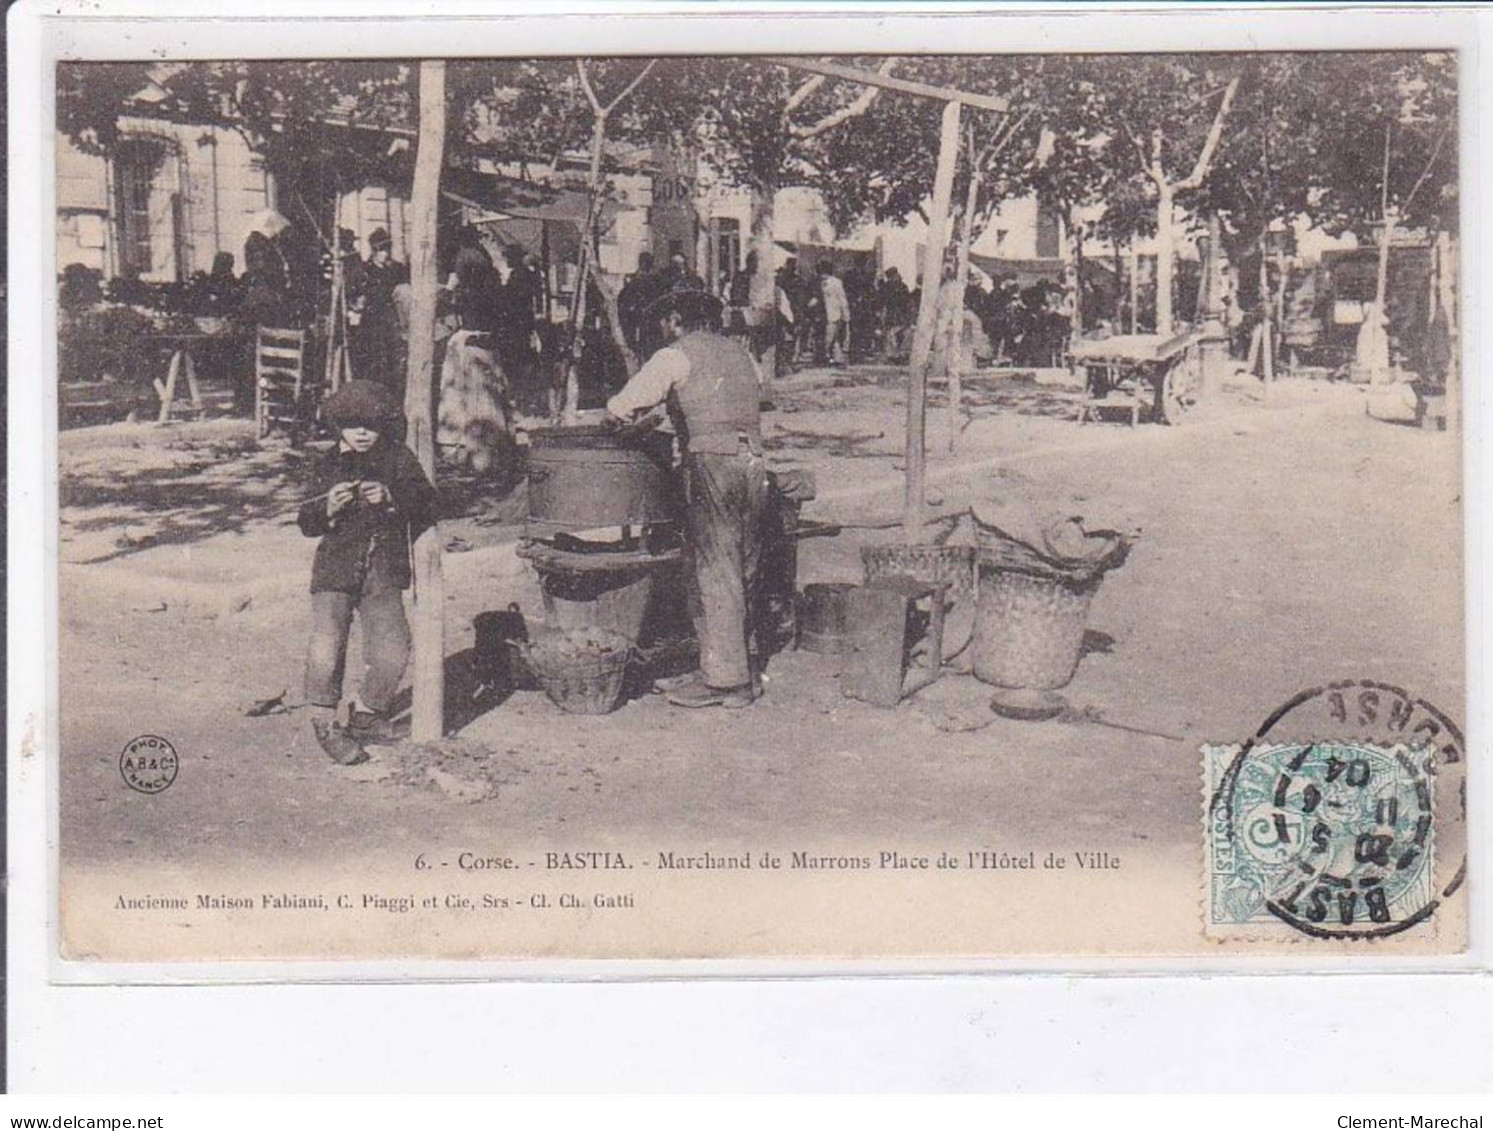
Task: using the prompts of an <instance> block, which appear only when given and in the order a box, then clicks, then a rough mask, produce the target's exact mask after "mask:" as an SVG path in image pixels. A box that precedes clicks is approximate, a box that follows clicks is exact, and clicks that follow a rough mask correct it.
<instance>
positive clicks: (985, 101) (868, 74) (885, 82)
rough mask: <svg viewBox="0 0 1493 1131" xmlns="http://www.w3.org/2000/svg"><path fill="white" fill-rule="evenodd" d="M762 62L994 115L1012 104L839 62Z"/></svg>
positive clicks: (772, 58) (790, 58) (777, 58)
mask: <svg viewBox="0 0 1493 1131" xmlns="http://www.w3.org/2000/svg"><path fill="white" fill-rule="evenodd" d="M762 58H763V61H764V62H767V63H775V64H776V65H777V66H779V67H787V68H789V69H790V70H794V71H807V72H808V73H809V74H811V75H824V76H826V77H827V78H833V79H844V80H845V81H846V82H856V83H860V84H861V85H862V86H876V87H880V88H881V89H882V90H895V91H897V92H899V93H901V94H912V95H916V96H917V97H919V98H936V99H938V100H939V101H940V102H957V103H960V104H961V105H964V106H969V107H971V108H972V109H975V110H991V111H994V112H995V113H997V114H1005V113H1008V112H1009V111H1010V109H1011V103H1010V102H1009V101H1008V100H1006V99H1004V98H997V97H995V96H993V95H989V94H971V93H969V92H968V91H963V90H955V89H954V88H953V87H947V86H930V85H929V84H928V83H924V82H914V81H913V80H912V79H899V78H897V77H896V76H895V75H883V74H879V73H878V72H876V71H863V70H861V69H860V68H859V67H846V66H843V65H841V64H839V63H826V62H823V61H821V60H819V59H806V58H799V57H798V56H795V55H765V56H763V57H762Z"/></svg>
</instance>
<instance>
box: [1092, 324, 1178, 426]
mask: <svg viewBox="0 0 1493 1131" xmlns="http://www.w3.org/2000/svg"><path fill="white" fill-rule="evenodd" d="M1203 338H1204V335H1203V333H1202V331H1200V330H1195V329H1187V330H1184V331H1182V332H1181V333H1179V334H1172V335H1166V334H1117V335H1115V336H1114V337H1110V338H1094V339H1089V340H1084V341H1079V342H1075V343H1074V344H1073V346H1072V348H1071V349H1070V350H1069V354H1070V356H1071V357H1072V358H1073V361H1074V363H1075V364H1077V365H1081V366H1083V367H1084V371H1085V373H1086V375H1087V377H1086V380H1085V382H1084V401H1083V405H1082V408H1081V410H1080V412H1079V417H1078V419H1079V422H1080V423H1083V422H1084V421H1086V420H1089V419H1091V418H1093V417H1097V416H1098V414H1099V412H1100V411H1102V410H1105V409H1112V410H1124V411H1128V412H1129V413H1130V423H1131V424H1132V425H1134V424H1135V423H1136V422H1137V420H1138V419H1139V415H1140V410H1141V409H1143V408H1149V410H1150V417H1151V419H1152V420H1154V421H1160V422H1162V423H1165V424H1180V423H1181V422H1182V421H1183V420H1184V419H1185V418H1186V416H1187V414H1188V413H1189V412H1190V411H1191V410H1192V408H1193V406H1194V405H1196V404H1197V400H1198V394H1199V392H1200V390H1201V389H1202V383H1203V351H1202V342H1203Z"/></svg>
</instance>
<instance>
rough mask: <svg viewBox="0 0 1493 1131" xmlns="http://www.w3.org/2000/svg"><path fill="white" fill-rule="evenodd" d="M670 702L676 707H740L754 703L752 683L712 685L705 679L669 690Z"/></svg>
mask: <svg viewBox="0 0 1493 1131" xmlns="http://www.w3.org/2000/svg"><path fill="white" fill-rule="evenodd" d="M668 698H669V702H670V703H672V704H674V706H676V707H730V708H733V709H738V708H741V707H750V706H751V705H752V685H751V684H749V683H746V684H743V685H742V686H740V687H711V686H710V684H708V683H706V682H705V681H704V680H703V679H701V680H697V681H696V682H694V683H690V684H687V685H685V686H684V687H679V688H675V689H674V690H673V691H671V692H669V697H668Z"/></svg>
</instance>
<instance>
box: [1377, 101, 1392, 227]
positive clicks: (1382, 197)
mask: <svg viewBox="0 0 1493 1131" xmlns="http://www.w3.org/2000/svg"><path fill="white" fill-rule="evenodd" d="M1393 130H1394V121H1393V120H1390V121H1388V122H1385V123H1384V171H1383V172H1382V173H1380V174H1379V215H1381V216H1388V215H1389V139H1390V136H1391V132H1392V131H1393Z"/></svg>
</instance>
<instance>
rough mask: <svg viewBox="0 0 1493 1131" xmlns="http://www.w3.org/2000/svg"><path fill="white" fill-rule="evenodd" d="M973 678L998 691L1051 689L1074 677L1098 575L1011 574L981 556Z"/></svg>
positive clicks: (1008, 570)
mask: <svg viewBox="0 0 1493 1131" xmlns="http://www.w3.org/2000/svg"><path fill="white" fill-rule="evenodd" d="M979 570H980V593H979V597H978V598H977V599H976V602H975V625H974V656H973V659H974V669H975V675H976V676H977V677H979V678H980V679H982V680H984V681H985V682H986V683H993V684H995V685H996V686H997V687H1013V688H1025V689H1037V690H1051V689H1052V688H1057V687H1062V686H1064V685H1065V684H1066V683H1067V682H1068V681H1069V680H1070V679H1072V678H1073V672H1074V671H1075V670H1076V669H1077V667H1078V660H1079V656H1080V655H1081V654H1082V651H1083V634H1084V627H1085V625H1086V624H1087V623H1088V616H1089V603H1090V602H1091V601H1092V600H1093V598H1094V593H1095V591H1096V590H1097V589H1098V588H1099V581H1100V578H1099V576H1094V577H1091V578H1088V579H1084V580H1079V579H1075V578H1071V577H1064V576H1062V575H1058V574H1051V573H1049V574H1047V575H1045V576H1044V575H1043V574H1042V573H1039V572H1037V571H1035V570H1029V569H1019V568H1018V569H1012V568H1009V567H1007V566H1003V565H1000V564H997V563H995V562H992V561H990V560H988V559H986V558H984V557H983V556H982V559H981V561H980V566H979Z"/></svg>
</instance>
